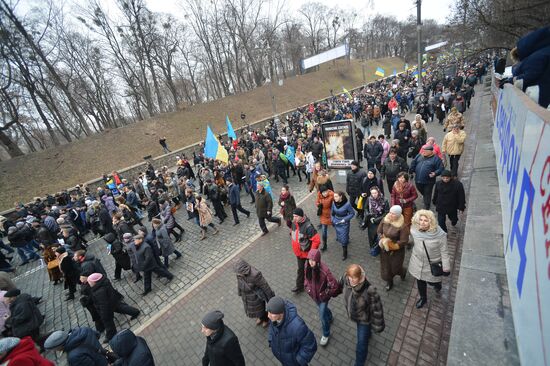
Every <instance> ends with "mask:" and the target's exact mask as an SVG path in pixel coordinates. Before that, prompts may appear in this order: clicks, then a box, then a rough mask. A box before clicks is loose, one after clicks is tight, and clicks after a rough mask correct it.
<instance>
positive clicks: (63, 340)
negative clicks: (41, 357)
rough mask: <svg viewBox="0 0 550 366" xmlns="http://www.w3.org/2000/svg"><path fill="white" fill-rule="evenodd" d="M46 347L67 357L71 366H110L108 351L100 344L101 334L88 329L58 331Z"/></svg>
mask: <svg viewBox="0 0 550 366" xmlns="http://www.w3.org/2000/svg"><path fill="white" fill-rule="evenodd" d="M44 346H45V348H46V349H48V350H52V351H61V352H63V353H64V354H66V355H67V363H68V364H69V366H108V365H109V361H108V359H107V357H106V355H107V351H106V350H105V349H104V348H103V347H102V346H101V344H100V343H99V333H98V332H96V331H95V330H93V329H91V328H87V327H77V328H74V329H72V330H70V331H65V330H56V331H55V332H53V333H52V334H51V335H50V336H49V337H48V339H46V342H45V343H44Z"/></svg>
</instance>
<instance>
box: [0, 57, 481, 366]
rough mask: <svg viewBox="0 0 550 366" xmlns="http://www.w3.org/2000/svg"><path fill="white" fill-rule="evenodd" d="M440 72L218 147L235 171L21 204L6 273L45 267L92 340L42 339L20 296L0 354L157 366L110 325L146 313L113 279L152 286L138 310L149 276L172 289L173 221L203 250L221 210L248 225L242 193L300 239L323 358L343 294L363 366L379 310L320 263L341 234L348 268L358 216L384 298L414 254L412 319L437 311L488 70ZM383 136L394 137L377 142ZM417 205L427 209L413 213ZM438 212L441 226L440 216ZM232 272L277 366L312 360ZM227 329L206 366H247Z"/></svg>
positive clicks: (197, 163) (254, 282) (115, 179)
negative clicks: (329, 150)
mask: <svg viewBox="0 0 550 366" xmlns="http://www.w3.org/2000/svg"><path fill="white" fill-rule="evenodd" d="M446 66H448V65H440V66H434V67H432V68H430V69H429V70H428V74H427V76H425V77H424V78H423V81H424V84H423V85H424V90H423V93H422V94H421V95H417V87H416V78H415V77H414V76H413V75H412V73H411V72H406V73H403V74H400V75H398V76H393V77H390V78H386V79H384V80H379V81H376V82H373V83H371V84H369V85H366V86H365V87H363V88H360V89H358V90H356V91H355V92H353V94H352V95H347V94H343V95H335V96H333V97H332V98H329V99H327V100H325V101H321V102H317V103H312V104H310V105H308V106H306V107H303V108H299V109H297V110H296V111H295V112H293V113H291V114H289V115H287V116H285V118H284V119H283V120H282V121H278V120H275V121H271V123H269V124H268V125H267V126H265V128H263V129H254V128H251V127H248V128H243V129H242V130H241V131H240V133H239V136H238V137H237V139H235V140H228V141H225V142H224V145H225V147H226V149H227V151H228V152H229V162H228V163H224V162H220V161H217V160H214V159H208V158H206V157H204V155H203V153H202V152H200V151H199V152H196V153H193V156H190V157H186V156H181V157H180V156H178V157H176V162H175V169H169V168H168V167H161V168H159V169H155V168H154V167H153V165H152V164H150V163H149V164H148V165H147V168H146V169H145V171H143V172H141V173H140V174H139V175H138V177H136V179H125V178H124V177H122V176H121V175H120V174H119V173H117V172H116V171H113V172H112V173H111V174H105V175H104V177H103V181H104V185H103V186H101V187H99V188H97V190H91V189H90V188H89V187H86V186H85V185H81V186H77V187H75V189H73V190H71V191H63V192H60V193H58V194H56V195H54V196H47V197H46V198H45V199H40V198H37V199H36V200H35V202H33V203H31V204H27V205H23V204H19V203H18V204H16V210H15V215H14V217H9V218H8V217H0V224H1V225H0V229H1V230H2V232H3V233H4V234H5V236H6V237H7V241H8V243H9V245H6V244H4V243H3V242H2V245H1V246H0V270H1V271H4V272H11V271H14V267H13V266H12V265H11V263H10V258H9V255H10V254H13V253H14V252H15V251H16V252H17V254H18V256H19V257H20V259H21V264H26V263H28V262H29V261H35V260H39V259H41V260H43V261H44V262H45V267H46V269H47V271H48V275H49V278H50V280H51V282H52V284H53V285H58V284H60V283H63V286H64V287H65V289H66V290H67V298H66V300H67V301H74V299H75V298H76V294H77V291H79V300H80V303H81V304H82V306H83V307H84V308H85V309H86V311H88V312H89V313H90V315H91V318H92V319H93V321H94V327H95V330H94V329H90V328H87V327H81V328H76V329H73V330H70V331H57V332H54V333H53V334H51V335H49V337H46V336H47V335H42V334H40V325H41V324H42V323H43V316H42V314H40V311H39V310H38V308H37V307H36V303H35V302H34V300H35V299H33V298H32V297H31V295H30V294H24V293H21V292H20V291H19V290H18V289H11V290H9V291H7V292H6V293H4V294H3V297H4V299H5V300H4V302H5V303H6V304H7V306H8V307H7V309H6V311H7V314H8V315H7V317H6V318H5V319H6V320H5V321H4V322H3V324H1V325H2V331H3V334H4V335H6V336H11V338H14V337H16V338H17V339H19V343H17V342H16V340H12V343H9V344H8V345H6V348H5V349H9V350H8V351H7V354H5V355H4V353H1V352H0V355H4V356H3V357H4V359H9V357H11V356H10V355H11V354H12V353H13V352H14V350H17V349H18V347H22V346H23V345H27V344H28V343H29V342H31V341H30V340H29V339H32V341H34V342H36V343H37V344H38V345H39V347H40V349H41V350H43V349H45V348H48V349H56V350H57V349H61V350H64V351H65V352H66V353H67V357H68V361H69V364H70V365H100V364H105V365H106V364H108V363H112V362H115V361H114V360H115V359H116V358H118V359H119V360H126V361H124V362H127V363H123V364H137V362H140V364H141V365H149V364H153V360H152V356H151V355H150V351H149V350H148V348H147V346H146V343H145V342H144V341H143V340H142V339H140V338H139V337H136V336H135V335H134V334H133V333H132V332H131V331H129V330H122V331H121V332H117V329H116V326H115V323H114V316H115V313H119V314H125V315H128V316H130V318H131V319H135V318H136V317H138V316H139V315H140V310H139V309H136V308H134V307H133V306H130V305H128V304H126V303H125V302H124V297H123V295H122V294H121V293H120V292H119V291H118V290H117V289H116V287H117V286H116V285H115V286H114V285H113V283H112V282H111V280H110V279H109V277H111V275H112V276H113V277H112V278H113V280H114V281H117V282H118V281H120V280H121V279H122V271H123V270H124V271H129V272H131V274H132V280H133V281H134V282H139V281H143V293H142V295H143V296H145V295H147V294H149V293H150V292H151V291H152V285H151V282H152V274H153V273H155V274H157V277H158V278H164V280H162V281H164V282H169V281H171V280H172V279H173V278H174V275H173V274H172V273H171V272H170V270H169V268H170V261H171V259H170V257H171V256H172V255H174V256H175V258H174V260H178V259H179V258H181V257H182V256H183V254H182V253H181V252H180V250H178V246H179V245H180V244H179V243H180V242H182V241H185V240H186V234H185V230H184V228H183V227H182V226H181V224H180V223H178V221H177V219H176V216H175V214H176V212H177V211H178V210H182V211H185V212H186V216H187V219H188V220H192V222H194V223H195V224H196V225H197V226H198V229H199V231H200V239H201V240H202V239H205V238H207V235H208V234H209V229H210V232H211V235H216V234H218V233H219V226H220V225H224V222H225V220H226V219H228V217H229V216H228V214H227V213H226V209H229V208H230V209H231V213H232V219H233V225H234V226H235V225H239V224H240V219H239V213H241V214H243V215H245V216H246V217H247V218H248V217H250V216H251V212H250V211H249V210H247V209H245V208H244V207H243V206H242V204H241V199H242V196H243V195H244V196H245V197H249V198H250V204H254V206H255V211H256V216H257V219H258V225H259V227H260V229H261V230H262V232H263V235H267V234H268V233H269V230H268V227H267V224H266V221H267V222H273V223H276V224H277V225H278V226H281V225H282V223H285V224H286V226H287V227H288V228H289V229H290V234H291V244H292V250H293V252H294V254H295V256H296V258H297V275H296V283H295V286H294V288H293V289H292V291H293V292H294V293H300V292H302V291H304V290H306V291H307V293H308V294H309V296H311V298H312V299H313V301H314V302H315V303H316V304H317V305H318V308H319V315H320V321H321V325H322V332H323V334H322V337H321V338H320V341H319V344H320V345H321V346H326V344H327V343H328V340H329V337H330V323H331V320H332V313H331V311H330V309H329V307H328V301H329V299H330V298H332V297H335V296H338V295H339V294H340V293H342V294H343V297H344V300H345V303H346V310H347V312H348V316H349V318H350V320H352V321H353V322H355V323H356V325H357V353H356V361H355V364H356V365H363V364H364V363H365V360H366V357H367V351H368V339H369V336H370V333H371V329H372V331H382V330H383V329H384V319H383V308H382V303H381V301H380V297H379V296H378V294H377V292H376V291H377V290H376V288H375V287H374V286H372V285H371V284H370V283H369V281H368V280H367V279H366V276H365V272H364V270H363V269H362V268H361V266H359V265H358V264H351V265H349V266H348V268H347V270H346V273H345V274H344V275H343V276H342V277H341V278H338V279H337V278H335V277H334V276H333V275H332V273H331V271H330V269H329V267H328V265H327V263H325V262H324V261H321V253H322V252H324V251H326V250H328V231H329V228H330V227H333V228H334V231H335V237H336V241H337V242H338V243H339V244H340V246H341V248H342V260H347V258H348V250H349V248H350V228H351V225H352V223H353V222H354V218H357V220H358V225H359V226H360V227H361V228H362V229H365V230H367V233H366V235H365V241H366V242H368V244H369V246H370V248H371V249H370V253H371V255H372V256H378V255H379V256H380V261H381V277H382V279H383V280H384V281H386V286H385V290H386V291H390V290H391V289H392V288H393V286H394V283H393V279H394V277H395V276H400V277H401V279H404V278H405V276H406V273H407V270H406V269H405V268H404V266H403V262H404V259H405V251H406V248H407V247H409V248H411V247H412V254H411V260H410V264H409V266H408V272H409V273H410V274H411V275H412V276H413V277H414V278H415V279H416V280H417V285H418V289H419V294H420V298H419V300H418V302H417V304H416V305H417V307H418V308H421V307H422V306H424V304H425V303H426V302H427V290H426V288H427V284H430V285H431V286H433V287H434V288H435V291H436V292H438V291H439V290H440V289H441V278H442V275H448V274H449V272H450V263H449V258H448V255H447V252H446V238H447V234H446V233H447V231H448V229H447V226H446V219H447V217H448V218H449V219H450V222H451V225H452V226H455V225H456V224H457V221H458V215H457V212H458V211H464V209H465V197H464V189H463V187H462V184H461V183H460V181H459V179H458V172H459V160H460V156H461V155H462V153H463V151H464V142H465V139H466V137H467V136H466V132H465V131H464V127H465V126H466V125H467V123H468V122H467V121H466V120H465V118H464V116H463V114H462V113H463V112H464V111H465V110H466V109H467V108H469V106H470V101H471V98H472V97H473V95H474V92H473V90H474V89H473V87H474V85H475V84H476V82H477V81H478V80H479V78H480V76H481V75H483V74H484V73H485V72H486V67H487V62H486V61H485V60H480V61H479V62H477V61H476V62H473V63H471V64H466V65H464V67H462V68H459V69H458V72H457V73H456V75H452V76H449V75H445V73H444V72H443V70H444V69H445V67H446ZM408 112H409V113H410V112H412V113H414V114H415V119H414V121H413V122H412V123H411V121H409V120H408V119H407V118H406V113H408ZM340 119H353V120H355V121H357V125H358V126H360V128H357V129H356V130H355V131H356V139H357V145H358V146H360V147H362V148H361V152H360V154H359V155H358V159H357V160H355V161H353V162H352V164H351V169H350V171H349V172H348V175H347V182H346V189H345V192H344V191H340V190H336V189H335V185H334V184H333V183H332V181H331V178H330V174H329V171H328V170H327V169H326V168H325V166H326V157H325V154H324V147H323V142H322V136H321V132H320V124H321V123H322V122H324V121H333V120H340ZM375 125H376V126H381V127H382V128H383V130H384V133H383V134H380V135H378V136H375V135H370V132H371V129H374V126H375ZM431 126H434V127H431ZM436 127H437V128H444V129H445V130H446V131H448V132H447V133H446V135H445V137H444V139H443V141H442V142H441V145H439V144H437V142H436V139H435V138H434V137H431V136H429V135H428V131H429V130H430V129H431V128H436ZM392 136H393V139H392V138H391V137H392ZM164 143H165V141H164ZM161 145H162V143H161ZM163 148H165V149H167V147H165V145H163ZM361 164H365V165H366V170H365V169H363V167H362V166H361ZM291 174H292V177H294V176H297V177H298V182H295V180H294V179H292V180H293V184H304V185H306V186H307V188H308V189H309V191H310V192H313V191H316V199H315V200H314V202H315V207H316V212H317V218H309V217H307V215H306V214H305V213H304V210H303V208H301V207H298V206H297V202H296V199H295V198H294V196H293V194H292V188H291V185H290V183H289V179H290V178H291ZM437 177H441V179H439V180H437V179H436V178H437ZM273 180H274V181H276V182H279V181H282V183H283V186H282V188H281V191H280V192H275V191H274V190H273V188H272V185H271V182H272V181H273ZM303 181H304V182H303ZM413 182H414V184H413ZM384 183H385V184H384ZM419 194H420V195H421V196H422V201H423V209H422V210H417V208H416V204H415V201H416V199H417V197H419ZM432 204H434V205H435V208H436V212H437V219H436V218H435V216H434V213H433V212H432V211H430V207H431V205H432ZM277 213H279V215H277ZM215 218H216V219H217V220H218V221H217V222H216V223H215V222H214V219H215ZM147 222H149V223H150V225H149V224H147ZM410 236H412V239H413V240H412V241H411V240H410ZM91 237H95V238H102V239H104V241H105V243H106V244H107V248H108V250H109V253H110V255H111V256H112V258H113V260H114V262H115V270H114V273H113V274H108V273H106V271H105V269H104V267H103V265H102V263H101V261H100V260H99V258H96V257H94V255H92V254H91V253H89V251H88V250H87V249H88V246H89V245H94V244H90V242H89V241H88V240H89V238H91ZM87 238H88V239H87ZM411 244H412V245H411ZM180 248H181V247H180ZM2 250H4V251H5V252H7V253H6V254H4V252H2ZM437 264H438V265H439V266H437ZM434 271H435V272H434ZM235 272H236V274H237V279H238V284H239V285H238V288H239V295H240V296H241V297H242V299H243V303H244V306H245V313H246V315H247V316H249V317H252V318H256V319H257V324H258V325H262V326H264V327H269V336H268V341H269V344H270V347H271V349H272V351H273V354H274V356H275V357H276V358H277V359H278V360H279V361H280V362H281V363H282V364H283V365H305V364H307V363H308V362H310V361H311V358H312V357H313V355H314V354H315V351H316V348H317V343H316V340H315V338H314V336H313V333H312V332H311V330H309V329H308V328H307V325H306V324H305V323H304V322H303V320H302V319H301V318H300V317H299V316H298V314H297V310H296V307H295V306H294V305H293V304H292V303H291V302H290V301H289V300H285V299H282V298H280V297H278V296H275V294H274V292H273V291H272V290H271V289H270V287H269V285H268V283H267V281H266V280H265V279H264V278H263V276H262V274H261V272H260V271H259V270H258V269H256V268H254V267H253V266H252V265H250V264H248V263H246V262H245V261H244V260H240V261H238V263H237V264H236V266H235ZM159 281H161V280H159ZM118 283H119V285H120V286H123V283H122V282H118ZM2 290H4V289H3V288H2ZM23 308H24V311H23V310H22V309H23ZM10 314H11V315H10ZM16 314H17V316H16ZM222 318H223V314H222V313H220V312H213V313H209V314H207V316H206V317H205V319H203V323H202V325H203V329H202V333H203V334H204V335H205V336H206V337H207V339H208V341H207V348H206V353H205V356H204V359H203V365H208V364H210V365H233V364H234V365H241V364H244V358H243V357H242V354H241V355H239V354H238V353H239V352H240V348H239V347H238V340H237V338H236V335H235V334H234V333H233V332H232V331H231V330H230V329H229V328H228V327H227V326H224V324H223V320H222ZM21 324H24V327H23V329H21ZM101 333H105V338H104V340H103V341H104V343H108V344H109V345H110V349H111V350H112V352H110V351H109V352H108V351H103V350H104V348H103V346H101V344H100V342H99V341H98V339H99V334H101ZM28 337H30V338H28ZM5 339H10V338H5ZM288 339H290V340H288ZM282 340H284V342H283V341H282ZM2 342H4V340H0V344H2ZM5 342H6V344H7V341H5ZM294 343H297V344H294ZM10 347H12V348H10ZM3 349H4V348H2V347H0V351H1V350H3ZM130 349H134V350H135V351H134V352H130V351H129V350H130ZM100 351H101V352H100ZM10 352H11V353H10ZM98 352H99V353H98ZM88 353H93V355H88ZM236 353H237V354H236ZM136 355H140V356H136ZM0 357H1V356H0ZM37 357H38V356H37ZM40 357H41V356H40ZM98 359H101V362H100V361H97V360H98ZM129 359H133V360H135V363H131V362H129V361H127V360H129ZM148 360H149V361H148ZM2 361H3V360H2ZM44 362H46V361H44ZM117 362H119V361H117ZM120 362H122V361H120ZM128 362H129V363H128ZM144 362H145V363H144ZM148 362H149V363H148ZM44 364H47V363H44Z"/></svg>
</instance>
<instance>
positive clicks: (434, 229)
mask: <svg viewBox="0 0 550 366" xmlns="http://www.w3.org/2000/svg"><path fill="white" fill-rule="evenodd" d="M411 234H412V237H413V239H414V246H413V250H412V254H411V259H410V262H409V272H410V274H411V276H413V277H414V278H416V285H417V287H418V294H419V295H420V298H419V299H418V301H417V302H416V308H417V309H420V308H421V307H423V306H424V305H425V304H426V302H427V301H428V295H427V285H428V284H429V285H430V286H433V287H434V289H435V292H436V293H437V294H439V292H440V291H441V281H442V276H448V275H449V274H450V268H451V267H450V259H449V254H448V252H447V235H446V234H445V232H444V231H443V229H441V228H440V227H439V226H438V225H437V222H436V220H435V215H434V214H433V212H432V211H429V210H418V211H417V212H416V213H415V214H414V217H413V220H412V227H411ZM434 267H435V268H434Z"/></svg>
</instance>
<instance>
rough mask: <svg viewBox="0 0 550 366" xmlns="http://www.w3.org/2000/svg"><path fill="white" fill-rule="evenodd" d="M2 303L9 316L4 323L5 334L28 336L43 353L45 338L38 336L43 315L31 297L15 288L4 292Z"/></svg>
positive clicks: (20, 336)
mask: <svg viewBox="0 0 550 366" xmlns="http://www.w3.org/2000/svg"><path fill="white" fill-rule="evenodd" d="M4 303H5V304H6V305H8V306H9V308H10V311H9V314H10V316H9V318H7V319H6V321H5V323H4V326H5V328H6V329H7V333H8V334H9V335H12V336H15V337H18V338H23V337H27V336H30V337H31V338H32V339H33V341H34V342H36V344H38V346H39V347H40V349H41V350H42V351H43V350H44V340H45V337H43V336H41V335H40V325H42V323H43V322H44V315H42V313H41V312H40V310H39V309H38V307H37V305H36V302H35V300H34V299H33V297H32V296H31V295H29V294H25V293H21V290H19V289H17V288H16V289H13V290H9V291H6V293H5V294H4Z"/></svg>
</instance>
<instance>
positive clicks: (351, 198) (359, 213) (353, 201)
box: [349, 194, 363, 217]
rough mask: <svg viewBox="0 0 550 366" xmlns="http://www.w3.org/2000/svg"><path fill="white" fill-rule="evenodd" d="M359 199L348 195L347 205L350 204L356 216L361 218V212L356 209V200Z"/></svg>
mask: <svg viewBox="0 0 550 366" xmlns="http://www.w3.org/2000/svg"><path fill="white" fill-rule="evenodd" d="M359 197H360V196H352V195H351V194H350V196H349V203H350V204H351V207H353V209H354V210H355V211H357V214H358V215H359V216H361V217H362V216H363V210H359V209H358V208H357V200H358V198H359Z"/></svg>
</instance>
